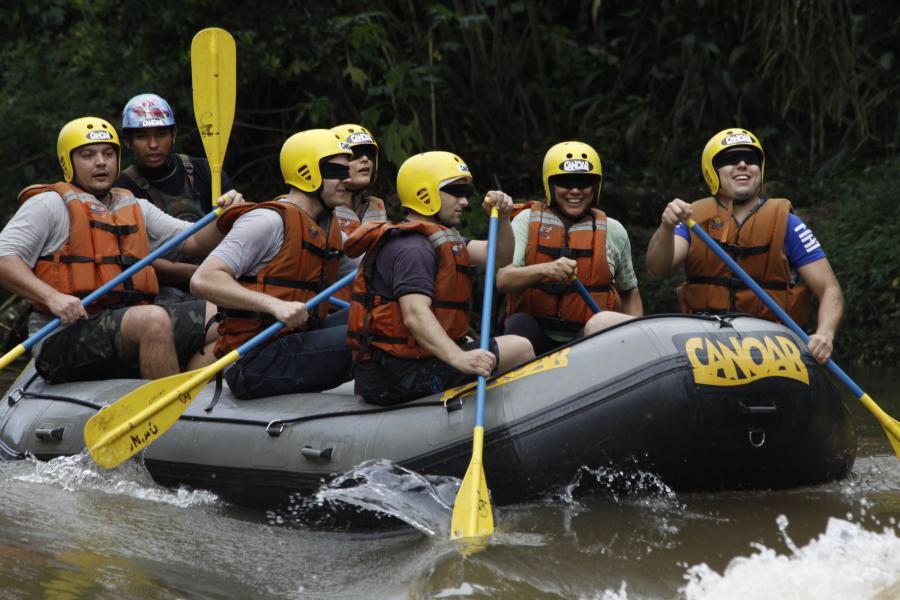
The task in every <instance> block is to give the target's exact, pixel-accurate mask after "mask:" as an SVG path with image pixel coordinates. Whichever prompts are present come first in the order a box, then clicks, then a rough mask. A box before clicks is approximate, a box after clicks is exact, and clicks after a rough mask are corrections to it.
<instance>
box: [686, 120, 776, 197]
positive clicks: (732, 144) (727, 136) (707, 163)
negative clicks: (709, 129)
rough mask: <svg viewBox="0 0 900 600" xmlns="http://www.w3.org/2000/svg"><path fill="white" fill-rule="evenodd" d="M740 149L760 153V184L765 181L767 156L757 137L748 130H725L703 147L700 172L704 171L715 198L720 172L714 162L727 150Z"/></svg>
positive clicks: (710, 191) (710, 190) (735, 128)
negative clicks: (748, 149) (751, 149)
mask: <svg viewBox="0 0 900 600" xmlns="http://www.w3.org/2000/svg"><path fill="white" fill-rule="evenodd" d="M740 147H744V148H753V149H755V150H756V151H757V152H759V159H760V163H761V164H760V167H759V169H760V172H759V180H760V183H762V182H763V181H764V177H765V174H766V154H765V152H763V148H762V145H761V144H760V143H759V140H758V139H757V138H756V136H755V135H753V134H752V133H750V132H749V131H747V130H746V129H740V128H738V127H732V128H730V129H723V130H722V131H720V132H719V133H717V134H716V135H714V136H712V137H711V138H709V141H708V142H706V146H704V147H703V155H702V156H701V157H700V170H701V171H703V179H705V180H706V185H707V186H709V193H710V194H712V195H713V196H715V195H716V193H718V191H719V171H718V169H716V167H715V166H714V165H713V161H714V160H715V158H716V156H718V155H719V154H720V153H722V152H724V151H725V150H730V149H732V148H740Z"/></svg>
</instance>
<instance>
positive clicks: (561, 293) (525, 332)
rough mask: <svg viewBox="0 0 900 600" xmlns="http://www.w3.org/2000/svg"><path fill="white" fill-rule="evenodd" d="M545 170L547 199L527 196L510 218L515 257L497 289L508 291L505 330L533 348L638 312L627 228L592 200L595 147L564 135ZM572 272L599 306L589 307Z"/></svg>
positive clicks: (598, 170) (599, 175) (596, 185)
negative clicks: (596, 310) (597, 310)
mask: <svg viewBox="0 0 900 600" xmlns="http://www.w3.org/2000/svg"><path fill="white" fill-rule="evenodd" d="M542 170H543V180H544V194H545V196H546V204H544V203H542V202H537V201H535V202H531V203H529V204H528V205H527V206H526V207H525V208H524V210H522V211H521V212H520V213H519V214H518V215H516V217H515V219H513V223H512V226H513V230H514V231H515V235H516V251H515V256H514V257H513V261H512V264H511V265H509V266H508V267H505V268H503V269H501V270H500V271H499V272H498V273H497V289H498V290H500V291H501V292H504V293H505V294H508V297H509V302H508V305H507V320H506V332H507V333H513V334H517V335H522V336H525V337H527V338H528V339H529V340H530V341H531V343H532V345H533V346H534V351H535V353H536V354H543V353H544V352H548V351H550V350H553V349H554V348H557V347H559V346H561V345H563V344H565V343H567V342H569V341H571V340H572V339H574V338H575V337H578V336H581V335H589V334H591V333H594V332H595V331H600V330H601V329H606V328H607V327H611V326H612V325H615V324H617V323H621V322H623V321H627V320H629V319H631V318H633V317H636V316H640V315H642V314H643V305H642V303H641V295H640V292H639V290H638V285H637V283H638V282H637V277H636V276H635V274H634V267H633V265H632V262H631V243H630V242H629V240H628V233H627V232H626V231H625V228H624V227H623V226H622V224H621V223H619V222H618V221H616V220H615V219H612V218H608V217H607V216H606V214H605V213H604V212H603V211H601V210H600V209H598V208H597V207H596V204H597V203H598V202H599V198H600V186H601V183H602V179H603V172H602V167H601V165H600V156H599V155H598V154H597V151H596V150H594V149H593V148H592V147H591V146H589V145H588V144H585V143H583V142H576V141H569V142H561V143H559V144H556V145H554V146H553V147H551V148H550V149H549V150H548V151H547V154H546V155H545V156H544V164H543V169H542ZM575 277H577V278H578V279H579V280H580V281H581V282H582V283H583V284H584V286H585V287H586V288H587V290H588V291H589V292H590V294H591V296H592V297H593V299H594V300H595V301H596V302H597V304H598V305H599V306H600V307H601V308H602V309H603V312H601V313H598V314H596V315H594V314H593V312H592V311H591V310H590V308H589V307H588V306H587V304H586V303H585V301H584V300H583V299H582V298H581V296H580V295H579V294H578V292H577V290H576V289H575V287H574V286H573V285H572V279H573V278H575Z"/></svg>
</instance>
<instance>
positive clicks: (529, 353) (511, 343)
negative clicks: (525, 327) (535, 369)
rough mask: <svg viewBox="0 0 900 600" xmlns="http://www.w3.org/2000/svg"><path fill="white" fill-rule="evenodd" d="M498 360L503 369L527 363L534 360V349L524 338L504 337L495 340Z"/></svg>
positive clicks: (518, 336) (517, 336)
mask: <svg viewBox="0 0 900 600" xmlns="http://www.w3.org/2000/svg"><path fill="white" fill-rule="evenodd" d="M497 342H498V346H499V350H500V359H501V361H502V362H503V365H504V367H505V368H509V367H511V366H513V365H518V364H521V363H524V362H528V361H530V360H532V359H533V358H534V347H533V346H532V345H531V342H530V341H529V340H528V338H526V337H522V336H520V335H504V336H501V337H500V338H498V339H497Z"/></svg>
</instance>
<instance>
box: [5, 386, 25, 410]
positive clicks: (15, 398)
mask: <svg viewBox="0 0 900 600" xmlns="http://www.w3.org/2000/svg"><path fill="white" fill-rule="evenodd" d="M24 391H25V390H23V389H22V388H16V389H15V390H13V392H12V393H11V394H10V395H9V397H8V398H7V399H6V401H7V402H8V403H9V405H10V406H15V405H16V404H18V403H19V400H21V399H22V393H23V392H24Z"/></svg>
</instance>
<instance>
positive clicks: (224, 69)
mask: <svg viewBox="0 0 900 600" xmlns="http://www.w3.org/2000/svg"><path fill="white" fill-rule="evenodd" d="M235 64H236V59H235V48H234V38H233V37H231V34H230V33H228V32H227V31H225V30H224V29H219V28H218V27H210V28H208V29H204V30H202V31H199V32H198V33H197V35H195V36H194V39H193V41H191V83H192V87H193V91H194V118H195V119H196V120H197V128H198V129H199V131H200V139H201V140H203V149H204V150H205V151H206V159H207V160H208V161H209V171H210V178H211V179H212V202H213V206H215V204H216V199H218V197H219V196H221V195H222V162H223V161H224V159H225V149H226V148H227V147H228V138H229V136H231V125H232V124H233V123H234V102H235V95H236V86H237V79H236V76H235Z"/></svg>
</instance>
